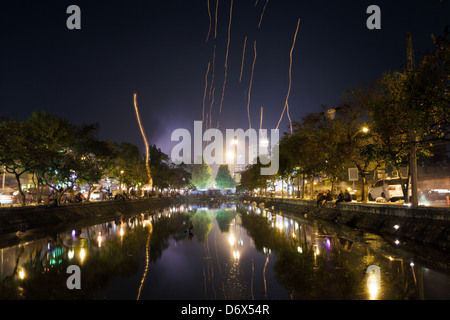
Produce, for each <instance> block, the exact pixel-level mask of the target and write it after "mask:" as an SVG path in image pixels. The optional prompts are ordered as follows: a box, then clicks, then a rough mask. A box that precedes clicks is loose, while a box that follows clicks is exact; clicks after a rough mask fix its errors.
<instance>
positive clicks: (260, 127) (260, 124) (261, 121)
mask: <svg viewBox="0 0 450 320" xmlns="http://www.w3.org/2000/svg"><path fill="white" fill-rule="evenodd" d="M262 123H263V107H262V106H261V119H260V120H259V130H260V131H261V130H262Z"/></svg>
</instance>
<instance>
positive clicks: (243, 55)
mask: <svg viewBox="0 0 450 320" xmlns="http://www.w3.org/2000/svg"><path fill="white" fill-rule="evenodd" d="M246 45H247V36H245V40H244V49H243V50H242V64H241V75H240V76H239V83H241V80H242V72H243V70H244V59H245V47H246Z"/></svg>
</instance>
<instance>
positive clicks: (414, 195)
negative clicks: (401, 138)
mask: <svg viewBox="0 0 450 320" xmlns="http://www.w3.org/2000/svg"><path fill="white" fill-rule="evenodd" d="M409 167H410V170H411V204H412V205H413V206H418V205H419V192H418V187H417V138H414V141H413V142H412V145H411V158H410V166H409ZM408 191H409V185H408V186H407V191H406V194H407V197H408V198H409V192H408Z"/></svg>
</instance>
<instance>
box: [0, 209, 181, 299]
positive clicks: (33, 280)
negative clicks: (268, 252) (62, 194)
mask: <svg viewBox="0 0 450 320" xmlns="http://www.w3.org/2000/svg"><path fill="white" fill-rule="evenodd" d="M133 219H134V218H133ZM185 219H186V216H183V215H182V214H176V215H175V216H173V217H172V218H165V217H163V218H161V219H158V220H157V221H154V222H153V233H152V236H151V249H150V253H151V258H152V260H151V261H156V260H157V259H159V258H160V257H161V254H162V251H163V250H164V249H165V248H167V243H168V238H169V237H170V235H172V234H176V235H177V236H181V235H182V234H183V227H182V226H183V223H182V221H184V220H185ZM124 226H125V227H126V230H125V233H124V236H123V237H119V236H118V237H113V238H111V239H108V240H107V241H106V240H105V241H103V242H102V245H101V248H98V245H97V242H96V236H97V235H98V234H97V233H96V232H93V228H92V227H88V228H86V229H85V234H86V238H79V239H77V240H76V241H74V242H73V243H72V241H70V243H66V242H67V240H66V239H67V238H68V237H61V236H58V237H55V239H54V240H55V241H54V242H52V246H53V247H56V248H63V247H64V248H65V249H64V252H65V254H64V255H63V256H61V260H60V261H58V262H57V263H54V264H51V263H50V261H49V255H48V251H47V250H42V248H43V247H47V244H46V241H45V242H44V241H38V242H36V244H35V245H34V248H32V249H31V253H30V254H29V255H28V256H27V257H26V258H27V259H28V260H27V261H26V262H25V263H23V264H22V267H23V269H24V272H25V275H26V276H25V278H24V279H19V277H18V276H17V272H16V271H14V272H13V274H11V275H9V276H7V277H5V278H4V279H0V299H33V300H36V299H45V300H47V299H62V300H63V299H92V298H95V297H96V296H95V295H96V293H97V292H99V291H101V290H102V289H104V288H106V286H107V285H108V283H109V281H110V280H111V279H113V278H115V277H128V276H130V275H132V274H136V273H137V272H138V271H139V268H140V264H141V261H142V254H143V250H144V249H145V247H146V244H147V241H148V237H149V232H152V231H151V229H149V227H147V226H143V225H140V224H135V225H134V227H133V228H130V227H129V226H128V224H124ZM155 226H156V227H155ZM102 230H106V229H105V228H103V229H102ZM184 237H185V236H184ZM69 238H70V236H69ZM71 245H73V247H72V248H75V247H78V249H80V248H84V249H86V258H85V259H84V260H83V261H80V259H79V257H77V256H75V257H74V258H72V259H71V260H69V259H68V257H67V252H68V249H69V246H71ZM21 256H22V259H23V255H19V257H18V258H17V260H19V258H20V257H21ZM73 264H75V265H78V266H80V269H81V290H69V289H68V288H67V286H66V281H67V278H68V277H69V276H70V275H69V274H67V273H66V270H67V267H68V266H69V265H73ZM15 269H17V268H15ZM100 298H101V297H100Z"/></svg>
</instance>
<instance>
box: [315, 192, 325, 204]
mask: <svg viewBox="0 0 450 320" xmlns="http://www.w3.org/2000/svg"><path fill="white" fill-rule="evenodd" d="M326 201H327V197H326V196H325V195H324V194H323V193H319V195H318V196H317V207H321V206H323V205H324V204H325V202H326Z"/></svg>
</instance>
